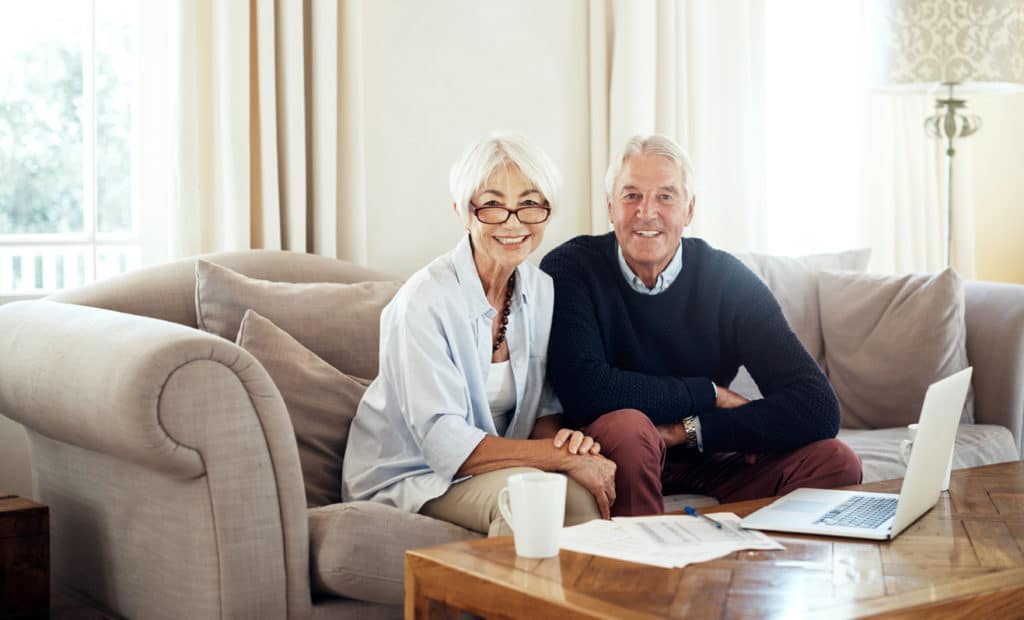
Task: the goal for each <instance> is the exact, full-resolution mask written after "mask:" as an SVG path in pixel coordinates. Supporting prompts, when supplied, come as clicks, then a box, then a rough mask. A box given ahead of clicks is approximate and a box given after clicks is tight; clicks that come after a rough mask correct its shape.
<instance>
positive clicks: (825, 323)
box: [819, 269, 974, 428]
mask: <svg viewBox="0 0 1024 620" xmlns="http://www.w3.org/2000/svg"><path fill="white" fill-rule="evenodd" d="M819 301H820V303H821V324H822V332H823V334H824V336H825V343H826V345H825V356H826V364H827V367H828V376H829V380H830V381H831V382H832V387H833V388H835V391H836V396H838V397H839V405H840V408H841V409H842V415H843V426H845V427H847V428H888V427H893V426H904V425H906V424H911V423H913V422H917V419H918V416H919V415H920V412H921V404H922V403H923V402H924V394H925V391H927V389H928V386H929V385H931V384H932V383H934V382H935V381H938V380H939V379H943V378H945V377H948V376H949V375H951V374H953V373H955V372H957V371H959V370H962V369H964V368H966V367H967V366H968V363H967V346H966V332H967V329H966V326H965V324H964V291H963V285H962V284H961V282H960V278H959V277H958V276H957V275H956V272H954V271H953V270H952V269H945V270H943V271H941V272H939V273H936V274H906V275H899V276H885V275H877V274H859V273H850V272H823V273H822V274H821V275H820V277H819ZM973 421H974V397H973V393H972V392H968V394H967V402H966V404H965V405H964V410H963V415H962V417H961V423H970V422H973Z"/></svg>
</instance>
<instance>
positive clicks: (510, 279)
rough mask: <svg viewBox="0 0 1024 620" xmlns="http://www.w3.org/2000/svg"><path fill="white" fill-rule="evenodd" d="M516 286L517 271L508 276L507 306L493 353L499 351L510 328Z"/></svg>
mask: <svg viewBox="0 0 1024 620" xmlns="http://www.w3.org/2000/svg"><path fill="white" fill-rule="evenodd" d="M515 287H516V272H514V271H513V272H512V275H510V276H509V277H508V290H506V291H505V307H504V308H503V309H502V311H501V325H500V326H499V327H498V335H497V337H495V339H494V348H493V349H492V350H491V353H497V352H498V349H500V348H501V343H503V342H505V331H506V330H507V329H508V315H509V313H511V311H512V290H513V289H514V288H515Z"/></svg>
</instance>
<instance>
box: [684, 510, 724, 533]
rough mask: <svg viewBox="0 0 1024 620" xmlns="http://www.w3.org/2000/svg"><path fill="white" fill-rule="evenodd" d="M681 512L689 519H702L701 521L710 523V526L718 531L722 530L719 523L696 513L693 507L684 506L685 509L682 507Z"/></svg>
mask: <svg viewBox="0 0 1024 620" xmlns="http://www.w3.org/2000/svg"><path fill="white" fill-rule="evenodd" d="M683 512H685V513H686V514H688V515H690V516H691V517H698V518H702V519H707V520H708V521H710V522H711V524H712V525H714V526H715V527H717V528H718V529H722V524H721V523H719V522H718V521H715V520H714V519H712V518H711V517H709V516H707V515H702V514H700V513H699V512H697V510H696V509H694V507H693V506H686V507H684V508H683Z"/></svg>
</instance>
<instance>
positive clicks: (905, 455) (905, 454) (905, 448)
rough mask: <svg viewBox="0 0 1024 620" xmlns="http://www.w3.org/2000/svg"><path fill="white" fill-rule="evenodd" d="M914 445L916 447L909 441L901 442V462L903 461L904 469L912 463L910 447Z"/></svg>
mask: <svg viewBox="0 0 1024 620" xmlns="http://www.w3.org/2000/svg"><path fill="white" fill-rule="evenodd" d="M912 445H914V442H913V441H910V440H909V439H904V440H903V441H901V442H900V460H901V461H903V466H904V467H906V465H907V464H908V463H909V462H910V446H912Z"/></svg>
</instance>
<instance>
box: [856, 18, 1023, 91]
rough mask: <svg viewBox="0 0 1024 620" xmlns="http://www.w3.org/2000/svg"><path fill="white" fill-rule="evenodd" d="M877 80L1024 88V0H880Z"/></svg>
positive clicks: (910, 87) (871, 24) (891, 85)
mask: <svg viewBox="0 0 1024 620" xmlns="http://www.w3.org/2000/svg"><path fill="white" fill-rule="evenodd" d="M867 26H868V28H869V39H868V40H869V41H870V42H871V47H872V56H873V58H872V61H871V76H870V81H871V85H872V86H873V87H874V88H876V89H880V90H906V91H922V90H924V91H931V90H933V89H935V88H936V87H938V86H939V85H940V84H944V83H955V84H957V91H958V92H961V93H963V92H972V91H973V92H982V91H984V92H997V91H998V92H1005V91H1011V90H1024V0H872V2H870V3H869V5H868V15H867Z"/></svg>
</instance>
